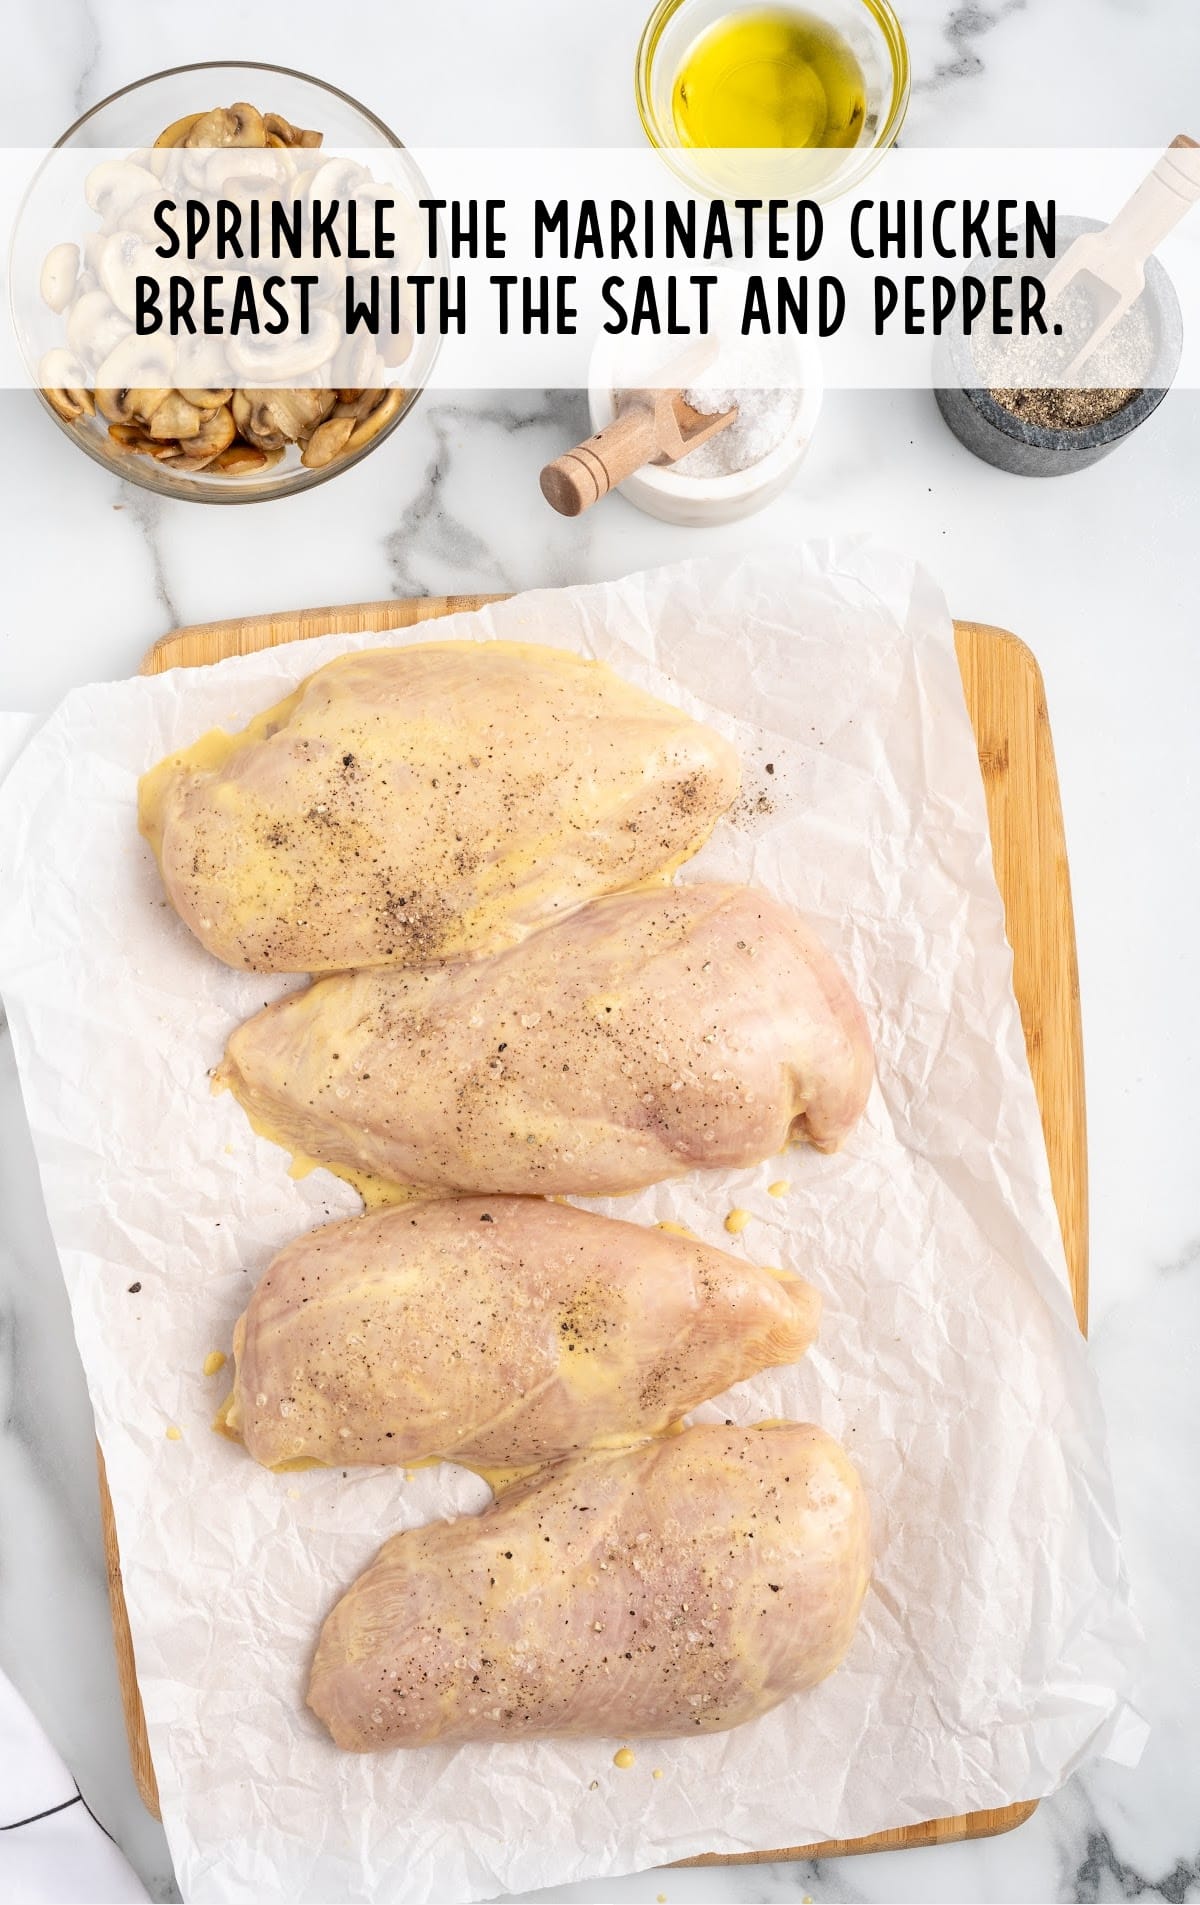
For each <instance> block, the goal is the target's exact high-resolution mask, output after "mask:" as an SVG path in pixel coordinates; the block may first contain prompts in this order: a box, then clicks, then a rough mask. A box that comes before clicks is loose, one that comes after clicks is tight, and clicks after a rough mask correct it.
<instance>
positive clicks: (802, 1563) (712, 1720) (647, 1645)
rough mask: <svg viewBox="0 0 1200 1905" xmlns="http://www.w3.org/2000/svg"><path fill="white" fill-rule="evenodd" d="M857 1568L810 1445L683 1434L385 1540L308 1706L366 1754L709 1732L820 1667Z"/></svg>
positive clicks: (836, 1640) (816, 1448)
mask: <svg viewBox="0 0 1200 1905" xmlns="http://www.w3.org/2000/svg"><path fill="white" fill-rule="evenodd" d="M869 1569H870V1560H869V1537H868V1524H867V1510H866V1503H865V1499H864V1495H863V1490H862V1485H861V1483H860V1481H859V1479H858V1476H857V1475H856V1473H855V1471H854V1469H853V1467H852V1466H851V1464H850V1462H849V1460H848V1458H847V1457H846V1455H845V1454H844V1452H843V1451H842V1450H841V1449H840V1448H839V1447H838V1445H837V1443H836V1442H833V1441H831V1439H830V1438H829V1437H828V1436H827V1435H825V1434H823V1432H822V1431H821V1430H820V1429H817V1428H814V1427H813V1426H812V1425H811V1424H798V1423H791V1422H785V1423H772V1424H769V1425H764V1426H763V1427H762V1428H758V1429H736V1428H728V1427H724V1426H707V1425H706V1426H704V1427H700V1428H694V1429H689V1430H687V1431H686V1432H685V1433H684V1434H683V1435H680V1436H675V1437H670V1438H668V1439H666V1440H665V1441H661V1442H649V1443H644V1444H642V1445H641V1446H640V1447H638V1448H635V1449H631V1450H625V1451H623V1452H620V1453H605V1454H599V1455H595V1454H594V1455H585V1456H577V1457H574V1458H572V1459H571V1460H569V1461H567V1462H564V1463H562V1464H560V1465H558V1466H557V1467H555V1468H553V1469H551V1470H549V1471H548V1472H546V1473H545V1474H544V1475H543V1476H542V1477H541V1478H536V1479H535V1480H534V1481H532V1482H530V1483H528V1484H526V1485H523V1486H521V1487H519V1488H518V1489H516V1490H514V1491H513V1492H511V1493H510V1494H507V1495H504V1496H502V1497H501V1498H500V1499H499V1500H498V1501H497V1502H496V1504H495V1506H494V1507H492V1508H489V1509H488V1510H487V1511H486V1512H485V1513H484V1514H482V1515H479V1516H462V1517H460V1518H459V1519H458V1520H456V1521H452V1522H443V1521H436V1522H432V1523H430V1524H429V1525H428V1526H426V1527H424V1528H415V1529H412V1530H410V1531H409V1532H408V1533H406V1534H401V1535H396V1536H395V1537H394V1538H393V1539H392V1540H391V1541H389V1542H387V1543H386V1544H385V1546H384V1547H383V1548H382V1549H381V1551H380V1553H379V1556H378V1558H377V1560H376V1561H375V1562H374V1563H373V1564H372V1566H371V1567H369V1568H368V1569H367V1571H366V1573H365V1574H363V1575H362V1576H360V1578H359V1579H358V1580H357V1581H356V1582H355V1584H354V1586H353V1587H352V1588H351V1589H350V1590H349V1592H348V1593H347V1594H345V1595H344V1596H343V1598H342V1599H341V1600H340V1601H339V1602H338V1604H337V1606H336V1607H335V1608H334V1610H333V1612H332V1613H331V1614H330V1616H329V1618H328V1620H327V1621H326V1622H325V1626H324V1628H323V1630H322V1633H321V1638H320V1643H319V1645H318V1647H317V1653H316V1659H315V1661H314V1663H313V1669H312V1677H311V1680H310V1683H309V1690H308V1703H309V1705H310V1706H311V1707H312V1709H313V1711H314V1712H315V1713H316V1714H317V1715H318V1716H319V1717H320V1719H322V1720H323V1721H324V1723H325V1725H326V1726H327V1727H328V1728H329V1731H330V1733H331V1734H332V1735H333V1738H334V1740H335V1741H336V1742H337V1744H338V1745H339V1746H342V1747H347V1748H349V1749H350V1750H351V1751H353V1752H359V1753H366V1752H375V1751H378V1750H380V1749H382V1748H386V1747H398V1746H432V1745H442V1746H453V1745H460V1744H463V1743H465V1742H467V1741H498V1740H529V1739H553V1738H571V1737H579V1736H595V1735H599V1736H607V1737H609V1738H620V1739H630V1738H637V1737H639V1736H641V1737H651V1738H661V1737H664V1736H666V1735H671V1734H688V1733H714V1732H719V1731H721V1730H722V1729H723V1728H726V1727H731V1726H740V1725H741V1724H742V1723H743V1722H744V1721H746V1720H752V1719H755V1718H757V1716H758V1715H759V1714H762V1713H767V1712H769V1711H770V1709H771V1708H772V1707H774V1706H777V1705H778V1703H779V1702H780V1701H781V1700H786V1699H787V1698H788V1696H789V1695H790V1694H793V1693H798V1692H800V1691H801V1689H803V1688H805V1687H811V1686H812V1685H813V1684H814V1682H816V1681H818V1680H822V1679H823V1678H824V1677H825V1675H826V1674H828V1673H831V1672H832V1671H833V1669H834V1668H835V1667H836V1666H837V1665H838V1662H839V1661H840V1660H841V1659H842V1658H843V1656H844V1655H845V1653H846V1650H847V1648H848V1647H849V1645H850V1641H851V1639H852V1637H853V1634H854V1628H855V1623H856V1621H857V1619H858V1614H859V1609H860V1607H861V1605H862V1600H863V1595H864V1593H865V1591H866V1587H867V1582H868V1576H869Z"/></svg>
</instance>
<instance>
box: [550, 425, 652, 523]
mask: <svg viewBox="0 0 1200 1905" xmlns="http://www.w3.org/2000/svg"><path fill="white" fill-rule="evenodd" d="M659 447H660V446H659V442H658V432H657V427H656V425H655V420H654V412H653V411H652V410H651V409H649V408H648V406H646V405H644V404H635V405H633V406H632V407H631V408H630V409H628V410H623V411H622V412H621V414H620V416H619V417H616V418H614V419H613V421H612V423H607V424H605V426H604V428H603V430H597V432H596V434H595V436H594V437H589V438H588V440H587V442H586V443H580V444H577V445H576V447H575V449H573V450H568V451H567V454H566V455H565V456H560V457H556V458H555V460H554V462H553V463H547V465H546V467H545V469H544V470H543V471H542V477H541V483H542V495H543V496H544V497H545V498H546V501H547V502H548V503H549V504H550V505H551V507H552V508H554V509H557V510H558V512H559V514H560V515H562V516H578V515H579V513H580V511H581V510H584V509H590V508H591V506H592V504H593V503H596V502H599V500H600V498H601V497H602V496H607V495H608V492H609V490H610V489H613V488H615V486H616V485H617V484H618V483H623V482H624V481H625V478H626V477H627V476H632V475H633V472H634V471H635V470H640V469H641V467H642V464H643V463H649V462H650V461H651V459H652V458H653V457H655V456H657V455H658V453H659Z"/></svg>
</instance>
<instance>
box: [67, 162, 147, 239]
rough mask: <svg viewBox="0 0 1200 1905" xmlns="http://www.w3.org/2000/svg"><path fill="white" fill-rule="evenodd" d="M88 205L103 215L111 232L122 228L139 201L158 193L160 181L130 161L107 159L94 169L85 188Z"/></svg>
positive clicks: (89, 174) (88, 176)
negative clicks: (120, 226)
mask: <svg viewBox="0 0 1200 1905" xmlns="http://www.w3.org/2000/svg"><path fill="white" fill-rule="evenodd" d="M83 189H84V192H85V194H86V196H87V202H88V204H89V205H90V206H91V208H92V210H93V211H94V212H99V214H100V216H101V218H102V219H103V220H104V222H105V224H106V225H107V226H108V228H109V230H110V231H112V230H115V228H116V227H117V226H118V225H120V224H121V223H122V222H123V221H124V219H125V217H126V214H127V213H128V212H129V211H130V209H131V208H132V207H133V206H134V205H136V204H137V202H138V200H139V199H142V198H146V197H148V196H149V194H150V193H152V192H153V193H157V191H158V180H157V179H156V178H155V177H154V174H153V173H152V172H148V171H146V169H145V167H144V166H140V165H134V164H133V163H132V161H131V160H129V159H105V160H104V161H103V163H102V164H100V165H97V166H93V168H92V170H91V171H90V172H89V173H88V175H87V181H86V183H85V185H84V188H83Z"/></svg>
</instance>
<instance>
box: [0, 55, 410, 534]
mask: <svg viewBox="0 0 1200 1905" xmlns="http://www.w3.org/2000/svg"><path fill="white" fill-rule="evenodd" d="M244 99H245V100H250V101H251V102H252V103H253V104H254V105H257V106H258V107H259V108H260V110H262V111H263V112H273V113H279V114H281V115H282V116H283V117H284V118H285V119H289V120H291V121H292V123H293V124H294V125H296V126H311V127H313V128H314V129H316V130H319V131H320V132H321V133H323V135H324V139H325V143H326V145H327V146H332V147H335V148H336V147H348V148H370V147H375V148H379V147H385V146H386V147H390V148H391V149H392V151H393V153H394V154H395V155H396V161H397V163H398V164H399V166H400V168H401V170H402V172H403V175H404V178H405V181H406V183H407V184H409V185H411V187H412V189H413V191H414V194H415V195H416V196H420V197H427V196H428V195H429V188H428V186H427V184H426V182H425V180H424V178H423V177H422V175H421V173H420V171H419V169H418V167H417V165H416V163H415V161H414V160H412V159H411V158H410V157H409V155H408V154H407V153H405V151H404V147H403V144H402V142H401V140H399V139H398V138H397V137H396V134H395V133H394V132H393V131H392V130H391V128H390V127H388V126H386V125H385V124H384V123H383V121H382V120H381V119H379V118H377V117H376V116H375V114H374V113H372V112H370V111H368V109H367V108H366V107H365V106H362V105H360V104H359V103H358V101H357V100H355V99H352V98H351V97H350V95H349V94H348V93H344V92H342V91H341V90H340V89H339V88H338V87H336V86H327V85H326V84H325V82H324V81H323V80H319V79H314V78H312V77H311V76H310V75H309V74H307V73H298V72H293V71H292V70H291V68H289V67H286V66H270V65H267V64H265V63H264V62H262V61H252V60H240V61H233V60H213V61H201V62H199V63H197V64H196V65H193V66H173V67H170V68H169V69H168V70H167V71H166V72H162V73H152V74H151V75H150V76H149V77H148V78H146V79H140V80H136V81H135V82H134V83H133V84H132V85H130V86H123V87H122V88H121V90H120V91H119V92H116V93H111V94H110V95H109V97H108V98H107V99H102V100H101V101H100V103H99V104H98V105H96V106H93V107H92V108H91V110H90V111H89V112H86V113H85V114H84V115H83V117H82V118H81V119H77V120H76V122H75V124H74V125H73V126H70V127H68V129H67V131H66V132H64V133H63V135H62V137H61V139H59V140H57V141H56V150H57V149H59V148H66V149H68V150H83V151H86V150H88V149H94V148H97V147H102V148H118V149H119V150H121V151H122V152H133V151H136V150H137V149H138V148H139V147H143V146H146V145H149V144H151V143H152V142H153V141H154V139H155V138H157V136H158V134H159V133H160V132H161V131H162V129H163V128H164V127H166V126H170V125H172V124H173V123H174V122H175V120H177V119H181V118H182V117H183V116H184V115H185V114H188V113H195V112H199V111H204V110H207V109H209V108H211V107H214V106H227V105H230V104H232V103H233V102H234V101H236V100H244ZM44 170H45V168H43V171H44ZM37 187H38V180H37V179H36V178H35V180H34V181H33V184H32V185H31V186H30V189H29V192H28V193H27V194H26V198H25V203H24V205H23V206H22V208H21V214H20V215H19V217H18V219H17V223H16V227H15V229H14V233H13V243H12V256H11V259H10V285H11V287H12V290H11V294H10V295H11V298H12V315H13V322H14V325H15V327H16V331H17V335H18V338H19V339H20V342H21V345H22V349H23V351H24V355H25V360H26V363H27V364H28V365H29V368H30V372H31V375H32V376H33V377H34V379H35V380H36V377H37V365H38V362H39V361H40V352H39V350H38V348H37V346H36V345H35V344H34V343H33V339H32V332H31V325H30V321H29V313H28V311H27V310H24V309H22V304H21V300H22V297H28V296H30V295H32V293H31V290H30V287H36V285H37V282H38V274H39V273H40V269H41V262H42V259H41V252H42V250H43V249H44V245H43V243H42V238H43V235H44V231H45V224H44V220H43V219H42V218H37V219H35V218H33V217H32V216H27V214H28V213H29V208H30V203H31V200H32V199H33V196H34V194H35V192H36V191H37ZM31 228H35V229H31ZM19 290H20V292H21V296H19V295H18V292H19ZM439 344H440V339H439V338H438V337H437V336H436V335H429V334H427V335H426V336H424V337H418V338H417V339H416V341H415V345H414V348H413V351H412V354H411V355H410V357H409V358H408V359H407V360H406V362H405V365H404V372H405V383H404V394H403V398H402V401H401V404H400V406H399V408H398V410H397V412H396V414H395V415H394V416H393V417H392V418H390V419H389V421H388V422H387V423H386V424H385V425H384V426H383V427H382V428H381V429H380V431H379V433H378V434H377V435H376V436H375V437H373V438H372V439H371V440H370V441H369V442H367V443H365V444H364V445H362V447H361V448H359V449H358V450H356V451H352V452H350V453H348V454H343V455H342V456H340V457H339V458H337V459H336V460H335V461H333V462H332V463H329V464H326V465H325V466H324V467H323V468H320V469H306V468H305V466H304V464H303V463H301V461H300V446H299V445H298V444H295V443H291V444H288V445H287V446H286V448H285V450H284V452H283V456H282V460H281V461H279V462H277V463H276V464H275V465H274V466H273V467H269V468H268V469H266V470H264V471H262V472H261V473H259V474H255V475H251V476H237V475H228V474H225V475H223V474H220V473H210V472H209V471H206V470H201V471H198V472H196V473H194V474H192V475H182V474H180V473H179V472H177V471H175V470H171V469H167V468H165V467H164V466H163V465H162V464H160V463H156V462H155V461H154V460H153V459H152V458H151V457H148V456H144V455H132V456H131V455H122V454H120V453H118V452H117V451H116V450H115V449H114V447H113V445H112V441H111V439H110V437H109V435H108V426H107V424H106V422H105V420H104V419H103V418H102V417H101V416H99V415H97V416H94V417H88V416H86V415H85V416H82V417H79V418H78V419H77V420H76V421H74V422H68V421H66V419H65V418H63V417H62V416H60V415H59V413H58V411H57V410H56V409H55V408H54V406H53V405H52V404H51V403H50V401H49V400H48V398H47V397H46V396H45V395H44V393H43V392H42V391H41V390H36V395H37V397H38V399H39V401H40V403H41V405H42V407H43V409H44V410H45V411H46V414H47V415H48V416H50V417H52V418H53V419H54V422H55V423H56V424H57V425H58V427H59V429H60V430H64V431H65V432H66V433H67V435H68V436H69V437H70V438H71V441H72V442H73V443H76V444H78V446H79V448H80V449H81V450H83V451H85V452H86V453H87V455H88V456H90V457H92V458H93V459H94V460H95V461H96V462H97V463H100V464H102V465H103V466H104V468H105V469H106V470H108V471H109V472H110V474H115V475H118V476H121V477H123V478H124V479H125V480H126V481H127V482H130V483H136V484H138V485H139V486H140V487H141V488H142V489H148V490H153V491H155V492H156V494H158V495H160V496H174V497H180V498H184V499H186V500H187V501H189V502H200V503H256V502H262V501H265V500H268V499H270V498H273V497H277V496H291V495H298V494H299V493H300V491H301V490H307V489H314V488H315V487H316V486H317V484H318V483H324V482H327V481H328V480H329V479H330V477H334V476H338V475H340V474H341V472H342V471H343V470H348V469H351V468H352V467H353V466H354V464H356V463H360V462H361V461H362V459H363V458H364V457H365V456H369V455H370V453H371V451H372V450H375V449H378V447H379V445H380V444H381V443H383V442H384V441H385V440H386V439H387V438H388V437H389V436H390V435H391V434H392V432H393V430H395V429H397V428H398V426H399V425H400V423H401V422H402V421H403V419H404V418H405V417H406V416H407V414H408V412H409V411H410V410H411V409H412V406H413V404H414V403H415V402H416V400H417V398H418V397H419V395H420V394H421V389H422V386H423V383H424V380H425V379H426V378H427V377H428V375H429V372H430V369H431V368H432V365H433V362H434V359H435V358H436V356H437V351H438V347H439Z"/></svg>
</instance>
